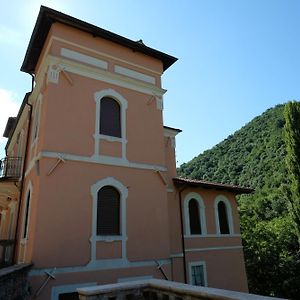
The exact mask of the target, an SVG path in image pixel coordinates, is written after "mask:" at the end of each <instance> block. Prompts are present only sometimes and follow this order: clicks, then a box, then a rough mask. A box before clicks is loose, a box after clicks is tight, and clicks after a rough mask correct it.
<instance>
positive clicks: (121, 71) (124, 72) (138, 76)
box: [114, 65, 155, 84]
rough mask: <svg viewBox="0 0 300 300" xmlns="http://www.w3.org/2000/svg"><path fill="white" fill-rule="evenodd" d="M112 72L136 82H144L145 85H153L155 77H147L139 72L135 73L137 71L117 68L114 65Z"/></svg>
mask: <svg viewBox="0 0 300 300" xmlns="http://www.w3.org/2000/svg"><path fill="white" fill-rule="evenodd" d="M114 70H115V72H116V73H118V74H121V75H125V76H128V77H131V78H134V79H137V80H141V81H145V82H147V83H151V84H155V77H153V76H149V75H146V74H143V73H141V72H137V71H134V70H131V69H128V68H125V67H121V66H118V65H115V68H114Z"/></svg>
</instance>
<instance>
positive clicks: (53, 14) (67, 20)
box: [21, 6, 177, 74]
mask: <svg viewBox="0 0 300 300" xmlns="http://www.w3.org/2000/svg"><path fill="white" fill-rule="evenodd" d="M55 22H59V23H61V24H64V25H67V26H70V27H73V28H76V29H79V30H81V31H84V32H87V33H90V34H91V35H92V36H93V37H101V38H103V39H106V40H109V41H112V42H114V43H117V44H120V45H122V46H125V47H127V48H130V49H132V50H133V51H137V52H141V53H143V54H145V55H148V56H151V57H154V58H156V59H158V60H160V61H161V62H162V63H163V69H164V71H165V70H166V69H168V68H169V67H170V66H171V65H172V64H173V63H175V62H176V61H177V58H176V57H173V56H171V55H168V54H166V53H163V52H160V51H158V50H155V49H153V48H149V47H147V46H145V45H144V44H143V43H142V42H140V41H138V42H136V41H132V40H130V39H127V38H125V37H122V36H120V35H117V34H115V33H113V32H110V31H107V30H105V29H102V28H100V27H97V26H95V25H92V24H89V23H87V22H84V21H81V20H79V19H76V18H74V17H71V16H69V15H66V14H63V13H61V12H59V11H56V10H54V9H51V8H48V7H45V6H41V8H40V12H39V15H38V18H37V21H36V23H35V26H34V29H33V32H32V35H31V38H30V41H29V45H28V48H27V51H26V55H25V58H24V61H23V64H22V67H21V71H23V72H26V73H30V74H32V73H34V71H35V67H36V65H37V62H38V59H39V57H40V55H41V52H42V49H43V46H44V43H45V41H46V38H47V35H48V32H49V30H50V28H51V25H52V24H53V23H55Z"/></svg>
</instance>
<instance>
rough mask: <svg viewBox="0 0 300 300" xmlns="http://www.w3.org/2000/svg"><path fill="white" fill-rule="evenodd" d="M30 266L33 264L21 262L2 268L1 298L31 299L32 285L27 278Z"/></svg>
mask: <svg viewBox="0 0 300 300" xmlns="http://www.w3.org/2000/svg"><path fill="white" fill-rule="evenodd" d="M30 268H31V264H19V265H13V266H10V267H7V268H3V269H0V299H7V300H28V299H30V286H29V282H28V280H27V275H28V272H29V270H30Z"/></svg>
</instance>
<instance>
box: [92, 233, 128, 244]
mask: <svg viewBox="0 0 300 300" xmlns="http://www.w3.org/2000/svg"><path fill="white" fill-rule="evenodd" d="M122 239H123V237H122V236H121V235H102V236H97V237H96V238H95V241H96V242H109V243H110V242H116V241H122Z"/></svg>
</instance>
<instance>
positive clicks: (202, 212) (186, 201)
mask: <svg viewBox="0 0 300 300" xmlns="http://www.w3.org/2000/svg"><path fill="white" fill-rule="evenodd" d="M192 199H195V200H196V201H197V203H198V208H199V217H200V224H201V232H202V233H201V234H191V230H190V214H189V202H190V201H191V200H192ZM183 206H184V209H183V210H184V229H185V230H184V231H185V235H186V236H188V237H195V236H199V237H201V236H203V235H207V228H206V218H205V205H204V201H203V199H202V197H201V196H200V195H199V194H198V193H195V192H190V193H188V194H187V195H186V196H185V197H184V205H183Z"/></svg>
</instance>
